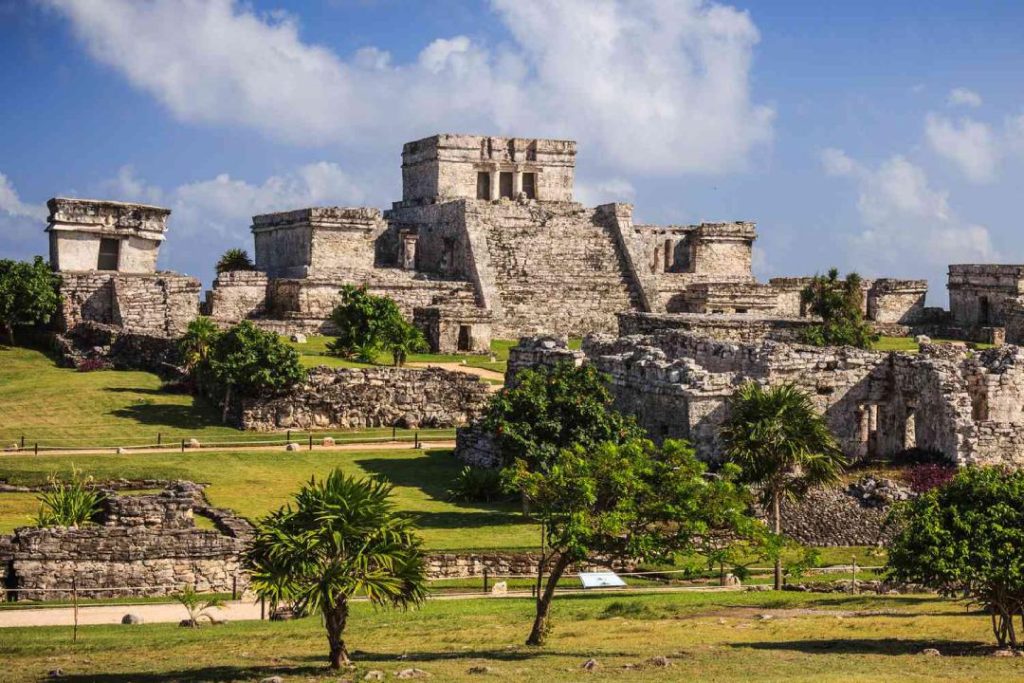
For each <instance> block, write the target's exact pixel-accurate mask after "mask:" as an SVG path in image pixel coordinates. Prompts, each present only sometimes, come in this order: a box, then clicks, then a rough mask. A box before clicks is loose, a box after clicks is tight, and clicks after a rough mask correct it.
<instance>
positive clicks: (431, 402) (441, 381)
mask: <svg viewBox="0 0 1024 683" xmlns="http://www.w3.org/2000/svg"><path fill="white" fill-rule="evenodd" d="M489 398H490V386H489V385H488V384H487V383H485V382H483V381H481V380H480V379H479V378H477V377H474V376H472V375H468V374H466V373H462V372H451V371H447V370H441V369H438V368H430V369H418V368H415V369H414V368H385V367H380V368H334V369H332V368H328V367H324V366H320V367H317V368H314V369H313V370H311V371H310V373H309V376H308V378H307V379H306V381H305V382H304V383H303V384H301V385H299V386H298V387H296V388H295V389H293V390H292V391H291V392H290V393H289V394H287V395H285V396H281V397H276V398H268V399H252V400H247V401H245V402H244V404H243V406H242V410H241V415H240V426H241V427H242V428H244V429H253V430H257V431H269V430H277V429H328V428H330V429H349V428H363V427H391V426H397V427H408V428H417V427H454V426H458V425H463V424H466V423H468V422H469V421H470V420H472V419H474V418H476V417H478V416H479V415H481V414H482V413H483V411H484V409H485V408H486V406H487V403H488V401H489Z"/></svg>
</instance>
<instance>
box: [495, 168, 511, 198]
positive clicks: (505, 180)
mask: <svg viewBox="0 0 1024 683" xmlns="http://www.w3.org/2000/svg"><path fill="white" fill-rule="evenodd" d="M498 196H499V197H505V198H506V199H512V172H511V171H502V172H501V175H500V176H498Z"/></svg>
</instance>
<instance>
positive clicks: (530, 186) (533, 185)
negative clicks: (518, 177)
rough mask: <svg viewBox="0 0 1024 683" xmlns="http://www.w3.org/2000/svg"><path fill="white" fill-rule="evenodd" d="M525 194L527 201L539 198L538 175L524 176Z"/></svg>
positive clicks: (528, 174) (527, 174)
mask: <svg viewBox="0 0 1024 683" xmlns="http://www.w3.org/2000/svg"><path fill="white" fill-rule="evenodd" d="M523 194H525V195H526V198H527V199H536V198H537V174H536V173H524V174H523Z"/></svg>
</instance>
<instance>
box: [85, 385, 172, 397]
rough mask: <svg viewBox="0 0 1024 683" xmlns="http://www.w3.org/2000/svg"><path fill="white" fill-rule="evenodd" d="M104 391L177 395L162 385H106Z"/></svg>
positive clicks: (148, 394)
mask: <svg viewBox="0 0 1024 683" xmlns="http://www.w3.org/2000/svg"><path fill="white" fill-rule="evenodd" d="M103 391H109V392H110V393H112V394H144V395H147V396H176V395H178V394H175V393H174V392H172V391H167V390H166V389H164V388H162V387H158V388H156V389H152V388H150V387H106V388H105V389H103Z"/></svg>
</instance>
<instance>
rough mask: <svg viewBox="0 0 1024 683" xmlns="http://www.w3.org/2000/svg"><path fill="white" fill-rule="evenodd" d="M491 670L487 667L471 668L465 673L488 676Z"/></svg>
mask: <svg viewBox="0 0 1024 683" xmlns="http://www.w3.org/2000/svg"><path fill="white" fill-rule="evenodd" d="M491 671H493V669H492V668H491V667H489V666H482V665H481V666H471V667H469V669H467V670H466V673H470V674H489V673H491Z"/></svg>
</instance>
